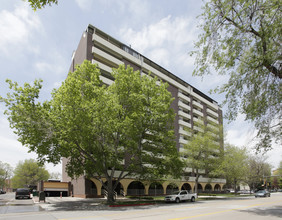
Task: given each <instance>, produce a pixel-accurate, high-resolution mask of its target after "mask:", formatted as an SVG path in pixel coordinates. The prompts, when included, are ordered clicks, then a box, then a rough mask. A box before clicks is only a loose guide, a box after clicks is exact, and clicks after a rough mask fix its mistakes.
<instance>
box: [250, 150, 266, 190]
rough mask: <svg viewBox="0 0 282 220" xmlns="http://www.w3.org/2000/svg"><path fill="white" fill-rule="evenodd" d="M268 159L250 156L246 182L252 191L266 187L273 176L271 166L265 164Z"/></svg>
mask: <svg viewBox="0 0 282 220" xmlns="http://www.w3.org/2000/svg"><path fill="white" fill-rule="evenodd" d="M266 159H267V158H266V157H265V156H260V155H255V156H253V155H249V158H248V170H247V172H246V180H245V182H246V183H247V184H248V186H249V187H250V190H255V189H260V188H265V187H266V182H267V180H268V179H269V177H270V176H271V165H270V164H269V163H267V162H265V161H266Z"/></svg>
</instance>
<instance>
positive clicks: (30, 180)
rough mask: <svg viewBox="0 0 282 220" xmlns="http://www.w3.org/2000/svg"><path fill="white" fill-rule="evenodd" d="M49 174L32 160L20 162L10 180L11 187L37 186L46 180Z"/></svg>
mask: <svg viewBox="0 0 282 220" xmlns="http://www.w3.org/2000/svg"><path fill="white" fill-rule="evenodd" d="M48 178H49V173H48V171H47V170H46V169H45V168H44V167H43V166H42V165H39V164H38V163H37V162H36V161H35V160H34V159H29V160H25V161H24V162H23V161H20V162H19V163H18V164H17V166H16V168H15V170H14V176H13V178H12V185H13V187H14V188H22V187H30V186H34V185H37V184H38V182H39V181H41V180H48Z"/></svg>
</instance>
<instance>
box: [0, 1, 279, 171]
mask: <svg viewBox="0 0 282 220" xmlns="http://www.w3.org/2000/svg"><path fill="white" fill-rule="evenodd" d="M202 5H203V3H202V1H199V0H186V1H183V0H118V1H116V0H59V4H58V5H53V6H52V7H46V8H44V9H42V10H38V11H36V12H34V11H33V10H32V9H31V8H30V7H29V5H28V3H27V2H25V1H22V0H1V4H0V65H1V70H0V94H1V95H2V96H5V94H6V93H7V92H8V86H7V84H6V83H5V80H6V79H7V78H9V79H11V80H12V81H17V82H18V83H19V84H23V83H24V82H28V83H32V82H33V81H34V80H35V79H43V89H42V91H41V99H44V100H45V99H49V98H50V92H51V91H52V89H53V88H58V87H59V86H60V84H61V82H62V81H63V80H64V79H65V78H66V76H67V73H68V70H69V67H70V63H71V56H72V53H73V51H74V50H75V49H76V47H77V45H78V42H79V40H80V37H81V35H82V33H83V31H84V30H85V29H86V28H87V26H88V24H92V25H94V26H96V27H98V28H99V29H101V30H103V31H104V32H106V33H107V34H109V35H111V36H113V37H114V38H116V39H117V40H119V41H121V42H123V43H125V44H127V45H131V47H132V48H133V49H135V50H137V51H138V52H140V53H142V54H143V55H145V56H146V57H148V58H150V59H151V60H153V61H155V62H156V63H158V64H159V65H161V66H163V67H164V68H166V69H167V70H169V71H170V72H172V73H174V74H175V75H177V76H179V77H180V78H182V79H183V80H185V81H186V82H188V83H189V84H191V85H193V86H194V87H196V88H198V89H199V90H201V91H203V92H204V93H206V94H208V92H209V90H210V89H212V88H215V86H217V85H220V84H221V83H222V82H224V81H225V80H226V77H224V76H217V75H212V76H208V77H205V78H204V79H201V78H199V77H192V71H193V62H194V60H193V58H192V57H190V56H189V55H188V53H189V51H191V50H193V42H195V41H196V40H197V37H198V34H199V33H200V30H199V29H198V28H197V25H198V24H199V22H200V20H199V19H197V18H196V16H197V15H199V14H200V13H201V6H202ZM210 96H211V97H212V98H213V99H215V100H216V101H218V103H219V104H220V103H221V102H222V100H223V98H224V96H223V95H214V94H213V95H210ZM4 109H5V106H4V105H3V104H0V149H1V154H0V161H2V162H6V163H9V164H11V165H12V166H13V167H15V166H16V164H17V162H18V161H19V160H24V159H29V158H36V155H35V154H34V153H28V152H27V151H28V149H27V148H26V147H23V146H21V144H20V143H19V142H17V137H16V136H15V134H14V133H13V132H12V130H11V129H10V128H9V124H8V121H7V118H6V116H4V115H3V112H4ZM223 111H225V108H223ZM225 131H226V132H227V136H226V142H229V143H231V144H234V145H237V146H244V145H245V146H248V147H249V148H250V149H251V147H252V142H251V140H252V138H253V135H254V131H253V128H252V125H251V124H249V123H246V122H244V116H243V115H239V117H238V118H237V120H236V121H235V122H232V123H230V124H227V123H226V122H225ZM267 155H268V156H269V158H268V160H267V161H268V162H269V163H271V164H272V165H273V166H274V167H277V166H278V163H279V161H280V160H282V149H281V147H278V146H274V150H272V151H270V152H269V153H268V154H267ZM46 168H47V169H48V170H49V171H50V172H60V171H61V165H58V166H55V167H54V166H53V165H52V164H47V165H46Z"/></svg>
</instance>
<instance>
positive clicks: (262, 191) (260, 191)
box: [257, 190, 265, 193]
mask: <svg viewBox="0 0 282 220" xmlns="http://www.w3.org/2000/svg"><path fill="white" fill-rule="evenodd" d="M264 192H265V191H264V190H259V191H257V193H264Z"/></svg>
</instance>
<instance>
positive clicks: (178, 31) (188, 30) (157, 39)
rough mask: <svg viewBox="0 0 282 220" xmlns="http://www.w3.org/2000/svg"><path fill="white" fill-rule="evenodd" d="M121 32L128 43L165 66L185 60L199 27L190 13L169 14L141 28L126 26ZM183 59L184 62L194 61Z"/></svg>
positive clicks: (174, 64) (189, 63) (175, 64)
mask: <svg viewBox="0 0 282 220" xmlns="http://www.w3.org/2000/svg"><path fill="white" fill-rule="evenodd" d="M119 35H120V37H121V39H122V41H124V42H125V43H126V44H129V45H131V46H132V48H133V49H135V50H137V51H138V52H140V53H142V54H144V55H145V56H148V58H150V59H152V60H153V61H155V62H157V63H159V64H162V65H164V67H165V68H169V67H171V66H177V65H179V63H181V62H182V61H185V58H186V55H187V58H189V56H188V51H189V48H192V43H193V40H194V39H196V37H197V34H196V28H195V27H194V24H193V20H192V19H191V18H190V17H172V16H171V15H168V16H167V17H164V18H162V19H160V20H159V21H157V22H155V23H151V24H149V25H147V26H144V27H143V28H141V29H139V30H134V29H133V28H127V27H124V28H122V29H120V31H119ZM187 61H188V62H187V63H188V64H184V63H182V69H184V68H183V66H187V65H189V66H190V65H191V61H190V60H189V59H187Z"/></svg>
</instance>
